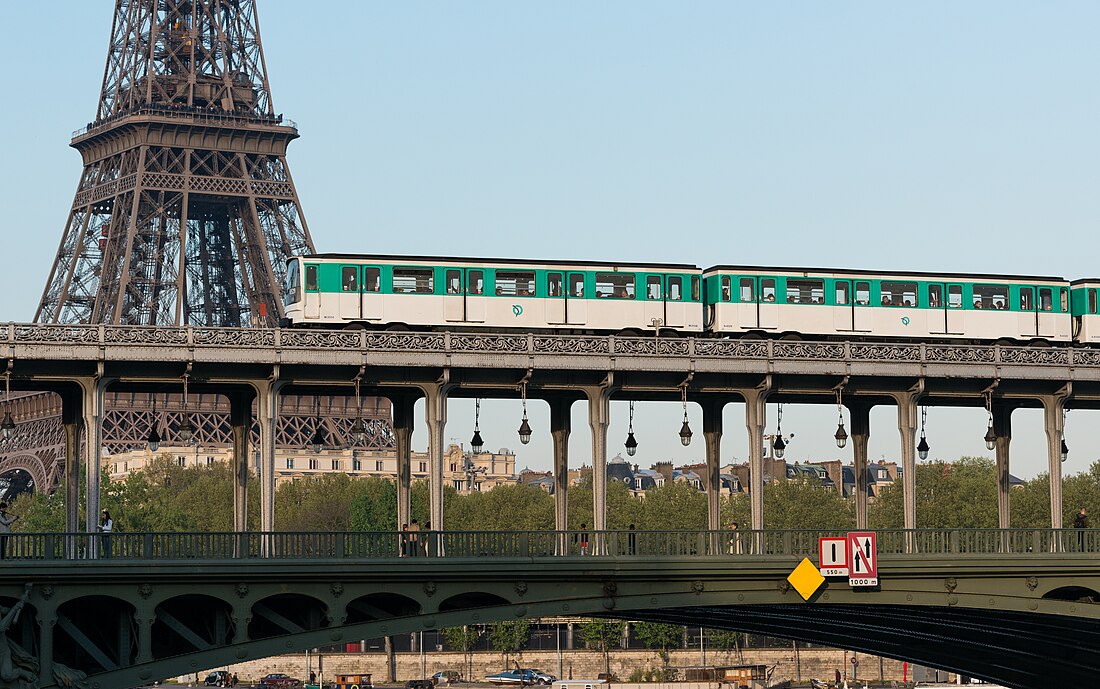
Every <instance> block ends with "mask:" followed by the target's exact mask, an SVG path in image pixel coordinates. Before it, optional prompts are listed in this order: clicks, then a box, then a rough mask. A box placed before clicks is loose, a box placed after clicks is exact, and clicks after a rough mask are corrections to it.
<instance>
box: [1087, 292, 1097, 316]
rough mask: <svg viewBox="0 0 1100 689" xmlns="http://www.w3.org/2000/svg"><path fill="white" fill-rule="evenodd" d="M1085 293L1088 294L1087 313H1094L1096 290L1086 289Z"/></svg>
mask: <svg viewBox="0 0 1100 689" xmlns="http://www.w3.org/2000/svg"><path fill="white" fill-rule="evenodd" d="M1085 291H1086V292H1088V293H1089V313H1096V290H1095V289H1088V290H1085Z"/></svg>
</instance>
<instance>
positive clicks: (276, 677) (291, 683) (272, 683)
mask: <svg viewBox="0 0 1100 689" xmlns="http://www.w3.org/2000/svg"><path fill="white" fill-rule="evenodd" d="M260 686H261V687H280V688H283V687H300V686H302V680H300V679H294V678H293V677H291V676H290V675H284V674H283V673H281V672H272V673H271V674H269V675H264V676H263V677H261V678H260Z"/></svg>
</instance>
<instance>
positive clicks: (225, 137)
mask: <svg viewBox="0 0 1100 689" xmlns="http://www.w3.org/2000/svg"><path fill="white" fill-rule="evenodd" d="M297 137H298V132H297V127H296V125H295V124H294V123H293V122H291V121H290V120H285V119H283V117H282V116H281V115H277V114H276V113H275V110H274V107H273V105H272V100H271V89H270V86H269V83H268V78H267V68H266V66H265V63H264V56H263V49H262V47H261V43H260V31H259V20H258V17H257V14H256V3H255V0H116V5H115V14H114V22H113V26H112V31H111V42H110V47H109V49H108V53H107V66H106V70H105V73H104V78H103V88H102V91H101V94H100V99H99V107H98V110H97V112H96V119H95V120H94V121H93V122H91V123H89V124H88V126H87V127H85V128H83V129H81V130H79V131H77V132H75V133H74V136H73V140H72V146H73V147H74V148H76V149H77V150H78V151H79V152H80V154H81V156H82V157H83V159H84V172H83V174H82V175H81V178H80V183H79V186H78V187H77V192H76V197H75V199H74V201H73V204H72V208H71V210H70V214H69V221H68V225H67V226H66V228H65V232H64V235H63V236H62V238H61V245H60V248H59V249H58V252H57V256H56V258H55V262H54V265H53V269H52V271H51V272H50V277H49V280H48V281H47V283H46V287H45V290H44V292H43V294H42V300H41V302H40V304H39V307H38V311H37V313H36V314H35V321H36V322H43V323H119V324H131V325H173V324H175V325H199V326H238V327H239V326H246V327H247V326H249V325H255V326H265V325H266V326H272V325H275V324H276V323H277V322H278V319H279V317H280V316H281V314H282V304H281V301H280V299H279V294H280V289H279V286H280V285H281V284H282V279H283V277H284V275H285V272H286V259H287V257H289V256H291V255H295V254H302V253H312V252H313V250H314V247H313V241H312V239H311V238H310V236H309V231H308V229H307V226H306V222H305V218H304V217H303V216H302V214H301V210H300V208H301V205H300V203H299V201H298V195H297V192H296V191H295V189H294V183H293V180H292V179H291V176H290V169H289V167H288V166H287V162H286V149H287V146H288V144H289V143H290V142H291V141H292V140H294V139H295V138H297Z"/></svg>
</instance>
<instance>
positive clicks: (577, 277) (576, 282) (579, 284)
mask: <svg viewBox="0 0 1100 689" xmlns="http://www.w3.org/2000/svg"><path fill="white" fill-rule="evenodd" d="M569 296H571V297H583V296H584V273H570V274H569Z"/></svg>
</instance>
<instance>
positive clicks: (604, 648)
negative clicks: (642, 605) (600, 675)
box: [577, 620, 626, 674]
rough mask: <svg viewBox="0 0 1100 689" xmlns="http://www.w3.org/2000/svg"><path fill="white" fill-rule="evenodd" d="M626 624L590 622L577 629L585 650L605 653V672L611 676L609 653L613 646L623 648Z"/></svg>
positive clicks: (619, 621) (611, 621)
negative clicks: (589, 649) (590, 649)
mask: <svg viewBox="0 0 1100 689" xmlns="http://www.w3.org/2000/svg"><path fill="white" fill-rule="evenodd" d="M625 628H626V623H625V622H623V621H621V620H588V621H587V622H582V623H581V624H580V625H578V627H577V631H578V632H579V633H580V635H581V641H583V642H584V646H585V648H592V649H595V650H597V651H600V652H601V653H603V663H604V672H606V673H608V674H611V656H610V654H609V653H608V651H609V650H610V649H611V648H612V647H613V646H618V647H622V645H623V630H624V629H625Z"/></svg>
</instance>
